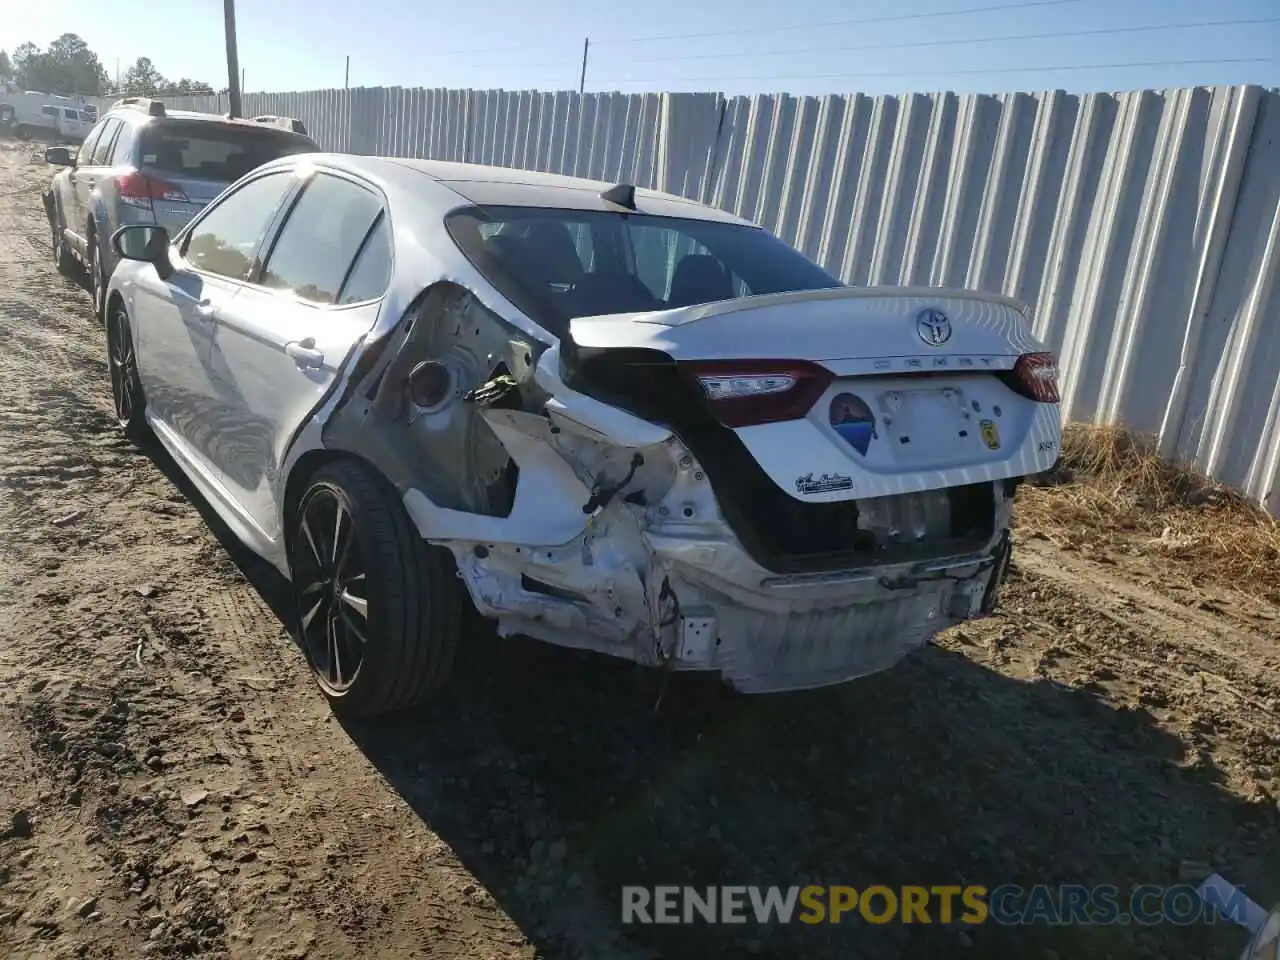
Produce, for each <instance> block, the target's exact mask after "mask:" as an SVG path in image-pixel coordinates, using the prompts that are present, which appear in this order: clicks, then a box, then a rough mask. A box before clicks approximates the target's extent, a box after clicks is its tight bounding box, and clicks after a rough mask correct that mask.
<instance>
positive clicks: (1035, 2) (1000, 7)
mask: <svg viewBox="0 0 1280 960" xmlns="http://www.w3.org/2000/svg"><path fill="white" fill-rule="evenodd" d="M1079 2H1080V0H1024V2H1022V3H1002V4H995V5H992V6H986V7H969V8H968V9H965V10H934V11H932V12H929V13H901V14H897V15H895V16H892V17H860V18H858V19H855V20H817V21H814V22H812V23H796V24H791V25H789V26H782V27H775V26H773V25H770V26H768V27H767V28H761V27H759V26H755V27H745V28H743V29H741V30H708V31H706V32H703V33H668V34H663V35H662V36H656V37H626V38H623V39H618V40H601V41H599V42H600V43H608V44H621V43H651V42H654V41H658V40H690V39H696V38H700V37H734V36H741V35H743V34H749V33H760V32H761V30H762V29H767V31H768V32H769V33H779V32H781V31H783V30H811V29H813V28H814V27H850V26H865V25H866V24H869V23H901V22H903V21H906V20H932V19H936V18H938V17H960V16H965V15H967V14H971V13H992V12H996V11H1004V10H1022V9H1025V8H1027V7H1060V6H1062V5H1064V4H1069V3H1079Z"/></svg>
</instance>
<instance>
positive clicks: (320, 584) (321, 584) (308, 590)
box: [301, 580, 329, 597]
mask: <svg viewBox="0 0 1280 960" xmlns="http://www.w3.org/2000/svg"><path fill="white" fill-rule="evenodd" d="M327 586H329V581H328V580H316V581H315V582H313V583H309V584H307V585H306V586H305V587H303V588H302V594H301V595H302V596H304V597H309V596H311V594H313V593H315V592H316V591H317V590H323V589H324V588H325V587H327Z"/></svg>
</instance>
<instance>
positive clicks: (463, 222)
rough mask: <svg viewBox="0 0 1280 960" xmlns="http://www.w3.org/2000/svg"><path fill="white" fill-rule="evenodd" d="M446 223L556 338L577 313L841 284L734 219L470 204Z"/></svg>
mask: <svg viewBox="0 0 1280 960" xmlns="http://www.w3.org/2000/svg"><path fill="white" fill-rule="evenodd" d="M445 225H446V227H447V228H448V230H449V233H450V235H451V236H452V237H453V240H454V242H455V243H457V244H458V246H459V247H460V248H461V250H462V252H463V253H465V254H466V256H467V258H468V259H469V260H470V261H471V262H472V263H473V264H474V265H475V267H476V269H477V270H479V271H480V272H481V273H482V274H483V275H484V276H485V278H486V279H487V280H488V281H489V282H490V283H492V284H493V285H494V286H495V287H496V288H497V289H498V290H499V291H500V292H501V293H502V294H503V296H505V297H507V298H508V299H509V300H511V302H512V303H514V304H515V305H516V306H517V307H519V308H520V309H521V310H523V311H524V312H525V313H527V314H528V315H529V316H530V317H532V318H533V319H534V320H536V321H537V322H538V323H539V324H540V325H541V326H543V327H545V328H546V329H547V330H549V331H550V332H551V333H553V334H555V335H556V336H557V337H563V336H564V335H565V332H566V331H567V329H568V322H569V320H571V319H574V318H576V317H592V316H598V315H603V314H614V313H635V312H640V311H646V310H665V309H668V308H671V307H685V306H690V305H692V304H696V303H711V302H713V301H716V300H730V299H733V298H735V297H748V296H756V295H759V294H765V293H783V292H787V291H792V290H820V289H825V288H829V287H839V286H842V284H841V283H840V281H839V280H837V279H836V278H835V277H833V276H831V274H829V273H827V272H826V271H825V270H823V269H822V268H821V267H819V266H818V265H817V264H815V263H813V262H812V261H810V260H808V259H806V258H805V257H804V256H803V255H802V254H800V253H798V252H797V251H796V250H794V249H792V248H791V247H789V246H787V245H786V244H785V243H783V242H782V241H781V240H779V239H778V238H777V237H775V236H773V235H772V234H770V233H768V232H767V231H765V230H760V229H757V228H755V227H750V226H743V225H740V224H734V223H717V222H713V221H706V220H681V219H676V218H673V217H655V216H650V215H647V214H639V213H631V214H619V213H604V212H600V211H587V210H551V209H542V208H537V207H469V208H466V209H463V210H458V211H455V212H454V213H451V214H450V215H449V216H448V217H446V218H445Z"/></svg>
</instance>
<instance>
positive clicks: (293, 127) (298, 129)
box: [253, 114, 307, 137]
mask: <svg viewBox="0 0 1280 960" xmlns="http://www.w3.org/2000/svg"><path fill="white" fill-rule="evenodd" d="M253 122H254V123H265V124H267V125H268V126H272V127H279V128H280V129H281V130H288V131H290V132H291V133H300V134H302V135H303V136H304V137H305V136H306V135H307V128H306V127H305V126H304V125H303V123H302V121H301V120H299V119H298V118H297V117H277V116H274V115H272V114H266V115H264V116H261V117H254V118H253Z"/></svg>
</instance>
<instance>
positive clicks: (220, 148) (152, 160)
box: [141, 120, 319, 183]
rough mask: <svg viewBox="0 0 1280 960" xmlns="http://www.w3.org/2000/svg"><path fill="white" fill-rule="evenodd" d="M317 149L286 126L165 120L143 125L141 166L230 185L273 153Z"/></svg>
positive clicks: (282, 154) (274, 155) (277, 155)
mask: <svg viewBox="0 0 1280 960" xmlns="http://www.w3.org/2000/svg"><path fill="white" fill-rule="evenodd" d="M318 149H319V148H318V147H317V146H316V144H315V143H313V142H312V141H311V140H310V139H308V138H307V137H304V136H301V135H300V134H296V133H290V132H289V131H287V130H277V129H272V128H270V127H263V128H261V129H259V128H256V127H248V126H239V125H235V126H233V125H231V124H224V123H212V122H209V121H207V120H191V121H182V120H166V121H161V122H158V123H149V124H147V126H146V127H144V128H143V132H142V157H141V161H142V162H141V165H142V166H144V167H151V168H153V169H155V170H161V171H163V172H165V173H168V174H172V175H173V176H175V177H192V178H198V179H201V180H222V181H225V182H228V183H229V182H231V181H232V180H238V179H240V177H241V176H243V175H244V174H246V173H248V172H249V171H250V170H253V169H255V168H257V167H260V166H262V164H264V163H268V162H270V161H272V160H275V159H276V158H277V157H283V156H288V155H290V154H295V153H314V152H316V151H317V150H318Z"/></svg>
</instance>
